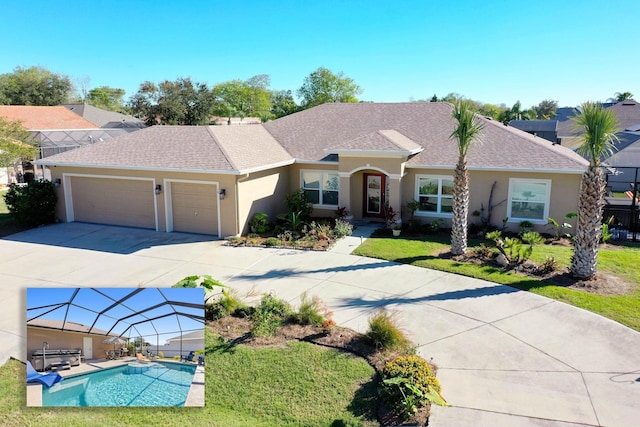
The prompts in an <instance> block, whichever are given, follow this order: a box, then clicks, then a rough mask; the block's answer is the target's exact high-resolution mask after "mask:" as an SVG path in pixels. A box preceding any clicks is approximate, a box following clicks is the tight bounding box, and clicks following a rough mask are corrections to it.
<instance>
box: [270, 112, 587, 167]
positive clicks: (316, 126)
mask: <svg viewBox="0 0 640 427" xmlns="http://www.w3.org/2000/svg"><path fill="white" fill-rule="evenodd" d="M451 112H452V106H451V104H447V103H438V102H435V103H433V102H429V103H399V104H375V103H363V104H339V103H336V104H323V105H321V106H318V107H315V108H312V109H309V110H305V111H302V112H300V113H296V114H292V115H290V116H286V117H283V118H281V119H278V120H275V121H273V122H270V123H266V124H265V125H264V126H265V128H266V129H267V130H268V131H269V132H271V134H272V135H273V136H274V137H275V138H276V139H277V140H278V141H279V142H280V143H281V144H282V145H283V146H284V147H285V148H286V149H287V151H289V152H290V153H291V154H292V155H293V156H294V157H296V158H297V159H298V160H301V161H317V160H321V159H323V158H324V156H326V151H325V150H324V148H325V147H327V146H329V147H331V148H332V150H338V149H345V150H348V149H349V148H350V147H352V146H353V144H356V143H357V144H359V147H360V148H362V147H365V146H366V144H367V143H366V141H365V140H366V138H368V137H373V138H374V141H372V142H369V144H370V145H372V146H375V144H380V143H381V142H383V140H384V138H380V134H379V133H378V132H380V131H381V130H385V131H388V130H394V131H396V132H397V133H398V134H401V135H403V136H404V137H405V138H407V139H409V140H411V141H412V142H413V143H415V144H418V145H419V146H421V147H422V148H424V151H422V152H421V153H419V154H417V155H415V156H414V157H412V158H411V159H410V160H409V162H408V165H407V166H409V167H442V168H445V167H447V168H454V167H455V164H456V162H457V159H458V151H457V145H456V142H455V141H454V140H452V139H451V138H450V135H451V133H452V132H453V129H454V126H455V123H454V120H453V119H452V117H451ZM481 120H482V121H483V122H484V123H485V130H484V131H483V134H482V144H474V145H473V146H472V148H471V150H470V152H469V158H468V165H469V168H498V169H510V168H516V169H531V170H533V169H540V170H572V171H579V170H580V171H581V170H583V169H584V167H585V165H586V164H587V163H586V161H585V160H584V159H583V158H582V157H580V156H579V155H577V154H575V153H573V152H572V151H571V150H568V149H566V148H564V147H559V146H557V145H553V144H552V143H551V142H549V141H546V140H543V139H541V138H536V137H534V136H532V135H529V134H528V133H526V132H523V131H520V130H518V129H515V128H511V127H507V126H504V125H503V124H501V123H498V122H495V121H492V120H489V119H485V118H481ZM367 135H368V136H367ZM376 135H377V136H376Z"/></svg>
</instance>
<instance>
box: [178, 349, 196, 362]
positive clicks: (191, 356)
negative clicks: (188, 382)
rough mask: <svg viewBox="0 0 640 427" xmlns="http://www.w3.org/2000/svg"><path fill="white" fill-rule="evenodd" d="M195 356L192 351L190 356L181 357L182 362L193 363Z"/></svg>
mask: <svg viewBox="0 0 640 427" xmlns="http://www.w3.org/2000/svg"><path fill="white" fill-rule="evenodd" d="M193 356H194V352H193V351H190V352H189V354H188V355H186V356H182V355H181V356H180V361H183V360H184V361H185V362H191V361H193Z"/></svg>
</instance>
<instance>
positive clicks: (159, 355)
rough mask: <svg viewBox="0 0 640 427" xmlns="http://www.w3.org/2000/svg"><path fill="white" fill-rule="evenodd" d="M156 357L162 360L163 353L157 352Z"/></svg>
mask: <svg viewBox="0 0 640 427" xmlns="http://www.w3.org/2000/svg"><path fill="white" fill-rule="evenodd" d="M158 357H159V358H160V359H164V353H163V352H161V351H159V352H158Z"/></svg>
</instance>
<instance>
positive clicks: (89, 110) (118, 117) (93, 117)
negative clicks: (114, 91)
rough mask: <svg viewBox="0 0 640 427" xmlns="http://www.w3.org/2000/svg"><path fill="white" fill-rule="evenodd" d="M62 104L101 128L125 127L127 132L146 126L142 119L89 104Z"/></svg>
mask: <svg viewBox="0 0 640 427" xmlns="http://www.w3.org/2000/svg"><path fill="white" fill-rule="evenodd" d="M62 106H63V107H66V108H68V109H69V110H70V111H73V112H74V113H76V114H77V115H79V116H80V117H83V118H85V119H87V120H88V121H90V122H91V123H93V124H94V125H96V126H98V127H100V128H103V129H104V128H107V129H125V130H127V131H128V132H133V131H136V130H139V129H144V128H146V127H147V125H146V124H145V123H144V122H143V121H142V120H140V119H137V118H135V117H133V116H130V115H127V114H122V113H118V112H116V111H109V110H103V109H102V108H98V107H94V106H93V105H89V104H62Z"/></svg>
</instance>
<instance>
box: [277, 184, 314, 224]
mask: <svg viewBox="0 0 640 427" xmlns="http://www.w3.org/2000/svg"><path fill="white" fill-rule="evenodd" d="M284 200H285V204H286V206H287V210H288V212H289V213H295V214H297V215H299V216H300V217H301V219H302V220H303V221H305V220H307V219H308V218H309V217H310V216H311V212H313V204H312V203H311V202H310V201H309V200H308V199H307V196H306V195H305V194H304V190H303V189H302V188H299V189H297V190H296V191H294V192H292V193H289V194H287V195H286V196H285V199H284Z"/></svg>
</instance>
